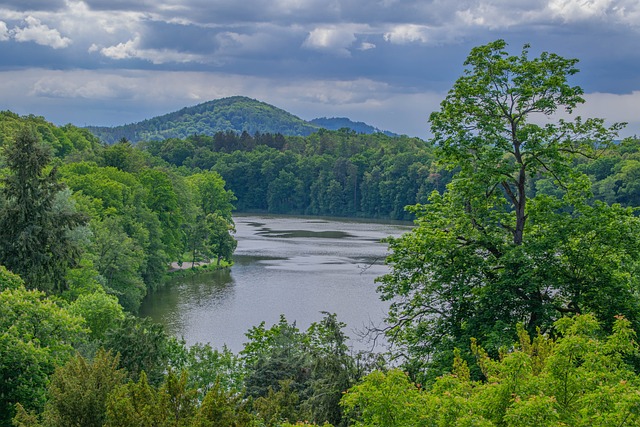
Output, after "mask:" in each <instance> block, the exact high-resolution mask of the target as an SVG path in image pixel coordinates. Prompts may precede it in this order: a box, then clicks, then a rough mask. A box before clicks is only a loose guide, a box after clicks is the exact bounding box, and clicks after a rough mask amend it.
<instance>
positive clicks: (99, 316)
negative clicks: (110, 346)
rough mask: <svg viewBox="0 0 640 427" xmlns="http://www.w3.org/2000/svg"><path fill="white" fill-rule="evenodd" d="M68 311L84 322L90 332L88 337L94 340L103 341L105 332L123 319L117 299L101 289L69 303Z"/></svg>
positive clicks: (122, 312)
mask: <svg viewBox="0 0 640 427" xmlns="http://www.w3.org/2000/svg"><path fill="white" fill-rule="evenodd" d="M69 311H70V312H71V313H72V314H75V315H77V316H80V317H82V318H83V319H84V320H85V322H86V324H87V326H88V327H89V330H90V331H91V332H90V336H91V338H93V339H95V340H101V339H103V338H104V336H105V334H106V332H107V331H108V330H111V329H114V328H115V327H116V326H117V325H118V323H119V321H122V320H124V317H125V315H124V311H123V309H122V306H121V305H120V304H119V303H118V298H116V297H115V296H113V295H107V294H106V293H105V292H104V290H103V289H101V288H100V289H99V290H97V291H95V292H92V293H86V294H82V295H80V296H79V297H78V299H76V300H75V301H74V302H73V303H71V306H70V307H69Z"/></svg>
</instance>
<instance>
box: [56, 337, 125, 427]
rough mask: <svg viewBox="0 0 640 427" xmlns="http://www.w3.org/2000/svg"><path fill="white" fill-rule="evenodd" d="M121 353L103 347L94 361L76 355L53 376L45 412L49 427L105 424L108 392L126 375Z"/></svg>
mask: <svg viewBox="0 0 640 427" xmlns="http://www.w3.org/2000/svg"><path fill="white" fill-rule="evenodd" d="M125 376H126V374H125V372H124V371H123V370H121V369H118V356H117V355H115V356H114V355H112V354H111V353H109V352H106V351H104V350H103V349H100V350H98V352H97V353H96V355H95V356H94V358H93V360H92V361H90V362H89V361H87V360H86V359H85V358H83V357H82V356H80V355H79V354H78V355H76V356H75V357H74V358H72V359H71V360H69V361H68V362H67V363H66V364H65V365H63V366H61V367H58V368H56V371H55V373H54V374H53V376H52V377H51V383H50V384H49V390H48V401H47V406H46V410H45V413H44V424H45V425H46V426H47V427H73V426H76V427H102V426H103V424H104V422H105V418H106V402H107V396H108V395H109V393H111V392H112V391H113V390H114V389H115V388H116V387H117V386H119V385H120V384H122V383H123V382H124V379H125Z"/></svg>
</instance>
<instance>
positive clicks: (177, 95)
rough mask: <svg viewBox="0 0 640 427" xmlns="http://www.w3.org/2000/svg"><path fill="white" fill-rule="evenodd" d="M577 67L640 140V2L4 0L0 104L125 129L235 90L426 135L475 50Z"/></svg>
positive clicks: (602, 105)
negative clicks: (498, 43) (503, 49)
mask: <svg viewBox="0 0 640 427" xmlns="http://www.w3.org/2000/svg"><path fill="white" fill-rule="evenodd" d="M497 39H504V40H505V41H506V42H507V43H508V45H509V46H508V50H509V51H510V52H511V53H512V54H518V53H519V52H520V51H521V49H522V46H523V45H524V44H525V43H528V44H530V45H531V50H530V55H531V56H537V55H538V54H539V53H540V52H543V51H547V52H553V53H556V54H559V55H561V56H564V57H566V58H578V59H579V60H580V62H579V63H578V68H579V69H580V73H578V74H577V75H575V76H573V77H572V78H571V80H570V83H572V84H575V85H579V86H581V87H582V88H583V89H584V91H585V100H586V103H585V104H584V105H583V106H582V107H581V108H579V109H578V110H577V113H578V114H580V115H582V116H583V117H600V118H604V119H605V120H606V121H607V123H613V122H628V125H627V127H626V128H625V130H624V131H623V132H622V133H621V136H632V135H640V49H639V48H638V46H640V2H639V1H638V0H135V1H130V0H84V1H80V0H0V110H11V111H13V112H16V113H18V114H21V115H26V114H35V115H40V116H44V117H45V118H46V119H47V120H49V121H51V122H53V123H55V124H58V125H61V124H66V123H73V124H75V125H78V126H85V125H98V126H115V125H121V124H127V123H134V122H138V121H141V120H144V119H146V118H151V117H154V116H157V115H161V114H165V113H169V112H172V111H175V110H178V109H180V108H183V107H186V106H192V105H196V104H199V103H202V102H206V101H209V100H212V99H218V98H223V97H228V96H234V95H242V96H248V97H251V98H254V99H257V100H260V101H264V102H267V103H269V104H273V105H275V106H277V107H279V108H282V109H285V110H287V111H289V112H291V113H293V114H295V115H297V116H299V117H301V118H303V119H306V120H310V119H313V118H317V117H349V118H350V119H352V120H355V121H363V122H366V123H368V124H371V125H373V126H375V127H378V128H380V129H383V130H389V131H392V132H396V133H400V134H407V135H410V136H418V137H421V138H428V137H429V135H430V132H429V123H428V117H429V114H430V113H431V112H432V111H435V110H438V109H439V104H440V102H441V101H442V99H444V97H445V96H446V94H447V92H448V90H449V89H450V88H451V87H452V85H453V83H454V82H455V80H456V79H457V78H458V77H460V76H461V75H462V73H463V70H464V66H463V63H464V60H465V58H466V57H467V55H468V54H469V52H470V50H471V49H472V48H473V47H474V46H478V45H482V44H486V43H489V42H491V41H494V40H497Z"/></svg>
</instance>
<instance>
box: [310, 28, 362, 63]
mask: <svg viewBox="0 0 640 427" xmlns="http://www.w3.org/2000/svg"><path fill="white" fill-rule="evenodd" d="M355 41H356V36H355V35H354V33H353V29H349V28H343V27H321V28H315V29H314V30H312V31H311V32H310V33H309V36H308V37H307V39H306V40H305V41H304V43H303V44H302V46H303V47H306V48H308V49H314V50H320V51H326V52H331V53H334V54H336V55H340V56H349V55H351V52H349V47H351V45H352V44H353V42H355Z"/></svg>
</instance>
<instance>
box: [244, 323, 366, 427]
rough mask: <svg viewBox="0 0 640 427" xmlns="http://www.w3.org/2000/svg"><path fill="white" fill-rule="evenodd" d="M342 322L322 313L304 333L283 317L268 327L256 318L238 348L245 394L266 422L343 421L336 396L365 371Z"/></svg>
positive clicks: (336, 423) (273, 423) (334, 423)
mask: <svg viewBox="0 0 640 427" xmlns="http://www.w3.org/2000/svg"><path fill="white" fill-rule="evenodd" d="M344 327H345V325H344V324H343V323H341V322H339V321H338V320H337V318H336V315H335V314H329V313H325V317H324V318H323V319H322V321H320V322H317V323H313V324H312V325H311V326H310V327H309V329H308V330H307V331H305V332H301V331H300V330H298V328H297V327H296V326H295V323H294V324H290V323H289V322H287V320H286V319H285V318H284V317H283V316H281V318H280V321H279V322H278V323H277V324H275V325H273V326H272V327H271V328H269V329H266V328H265V325H264V323H261V324H260V325H259V326H256V327H253V328H252V329H250V330H249V332H248V333H247V334H246V335H247V337H248V338H249V341H248V342H247V343H246V344H245V347H244V350H243V351H242V352H241V353H240V355H241V356H242V357H243V359H244V362H245V369H246V376H245V387H246V394H247V395H248V396H251V397H253V398H255V401H254V407H253V409H254V412H256V414H257V415H258V417H260V419H261V420H262V421H263V422H264V423H265V424H267V425H278V424H279V423H281V422H283V421H285V420H288V421H289V422H295V421H296V420H311V421H313V422H315V423H325V422H326V423H330V424H333V425H335V426H343V425H346V419H344V417H343V414H342V409H341V407H340V405H339V402H340V398H341V397H342V394H343V393H344V392H345V391H346V390H347V389H348V388H349V387H351V386H352V385H353V384H354V383H355V382H356V381H357V380H358V379H359V378H360V377H361V376H362V375H364V374H365V373H367V372H369V370H368V369H367V368H364V369H359V368H358V366H357V365H358V363H359V361H358V360H357V358H356V357H354V356H353V355H352V354H351V352H350V351H349V348H348V347H347V345H346V341H347V337H346V336H345V335H344V333H343V331H342V329H343V328H344Z"/></svg>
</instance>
